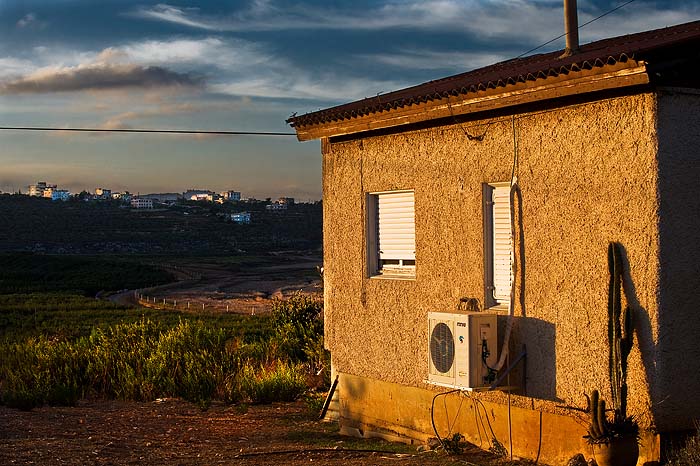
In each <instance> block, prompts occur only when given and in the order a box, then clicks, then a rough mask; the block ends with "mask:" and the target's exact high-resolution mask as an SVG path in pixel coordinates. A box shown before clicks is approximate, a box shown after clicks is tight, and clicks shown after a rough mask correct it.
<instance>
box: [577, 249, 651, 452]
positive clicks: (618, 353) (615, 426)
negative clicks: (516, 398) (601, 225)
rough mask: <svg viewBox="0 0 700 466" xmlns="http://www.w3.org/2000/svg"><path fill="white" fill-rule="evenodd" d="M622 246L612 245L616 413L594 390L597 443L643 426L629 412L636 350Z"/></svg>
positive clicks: (611, 363) (611, 356)
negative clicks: (625, 297)
mask: <svg viewBox="0 0 700 466" xmlns="http://www.w3.org/2000/svg"><path fill="white" fill-rule="evenodd" d="M621 248H622V246H621V245H620V244H619V243H610V244H609V245H608V270H609V272H610V284H609V287H608V351H609V352H608V369H609V376H610V393H611V396H612V407H613V416H612V421H609V420H608V418H607V416H606V409H605V400H602V399H601V398H600V393H599V392H598V390H593V391H592V393H591V396H590V398H589V397H588V395H586V398H587V399H588V412H589V413H590V415H591V423H590V426H589V429H588V435H586V436H585V438H587V439H588V441H589V442H590V443H593V444H609V443H610V442H611V441H612V440H613V439H615V438H622V437H629V436H634V437H636V436H637V435H638V433H639V426H638V425H637V422H636V421H635V420H634V418H632V417H631V416H627V357H628V356H629V354H630V351H631V350H632V312H631V308H630V307H629V306H626V307H625V309H624V310H623V309H622V298H621V291H622V274H623V263H622V252H621Z"/></svg>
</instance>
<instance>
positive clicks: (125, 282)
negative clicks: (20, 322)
mask: <svg viewBox="0 0 700 466" xmlns="http://www.w3.org/2000/svg"><path fill="white" fill-rule="evenodd" d="M169 281H172V277H171V276H170V274H168V273H167V272H165V271H163V270H160V269H158V268H156V267H153V266H150V265H146V264H141V263H138V262H134V261H128V260H124V259H122V260H119V259H116V258H105V257H81V256H65V255H63V256H57V255H46V254H30V253H7V254H0V294H6V293H33V292H37V291H44V292H46V291H51V292H53V291H67V292H73V293H78V294H83V295H87V296H94V295H95V294H96V293H97V292H98V291H100V290H120V289H130V288H138V287H141V286H144V285H147V286H153V285H158V284H162V283H167V282H169Z"/></svg>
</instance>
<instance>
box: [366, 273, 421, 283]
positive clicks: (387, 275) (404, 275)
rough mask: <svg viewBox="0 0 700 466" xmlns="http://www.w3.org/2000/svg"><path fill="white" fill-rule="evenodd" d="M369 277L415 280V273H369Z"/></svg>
mask: <svg viewBox="0 0 700 466" xmlns="http://www.w3.org/2000/svg"><path fill="white" fill-rule="evenodd" d="M369 278H371V279H372V280H407V281H415V280H416V275H415V274H408V273H391V272H389V273H380V274H376V275H370V276H369Z"/></svg>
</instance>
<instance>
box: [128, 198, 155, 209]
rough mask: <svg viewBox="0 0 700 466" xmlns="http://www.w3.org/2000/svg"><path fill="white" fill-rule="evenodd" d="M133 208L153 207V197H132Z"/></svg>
mask: <svg viewBox="0 0 700 466" xmlns="http://www.w3.org/2000/svg"><path fill="white" fill-rule="evenodd" d="M131 208H132V209H152V208H153V199H146V198H142V197H134V198H132V199H131Z"/></svg>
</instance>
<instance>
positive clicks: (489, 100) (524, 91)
mask: <svg viewBox="0 0 700 466" xmlns="http://www.w3.org/2000/svg"><path fill="white" fill-rule="evenodd" d="M540 82H541V84H539V83H534V82H532V81H527V82H518V83H515V84H510V85H507V86H505V87H501V88H496V89H486V90H480V91H477V92H470V93H469V94H466V95H460V96H457V97H456V98H455V97H448V98H441V99H439V100H428V101H425V102H422V103H414V104H412V105H410V106H406V107H400V108H395V109H392V110H388V111H387V110H385V111H383V112H379V113H373V114H369V115H362V116H360V115H358V116H355V117H353V118H351V119H338V120H334V121H330V122H325V123H318V124H312V125H308V126H303V127H299V128H296V131H297V139H298V140H299V141H310V140H313V139H319V138H324V137H334V136H347V135H350V134H354V133H361V132H365V131H373V130H377V129H386V128H392V127H396V126H403V125H410V124H414V123H422V122H425V121H429V120H436V119H441V118H449V117H456V116H461V115H468V114H471V113H477V112H483V111H488V110H494V109H498V108H505V107H512V106H516V105H522V104H527V103H532V102H537V101H545V100H551V99H557V98H561V97H569V96H574V95H580V94H587V93H591V92H597V91H603V90H609V89H615V88H623V87H631V86H640V85H645V84H649V82H650V80H649V75H648V73H647V67H646V63H644V62H638V61H635V60H628V61H625V62H618V63H616V64H615V65H607V66H603V67H600V68H593V69H581V70H580V71H573V70H571V71H570V72H569V74H567V75H564V76H557V77H552V78H548V79H545V80H544V81H540Z"/></svg>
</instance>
